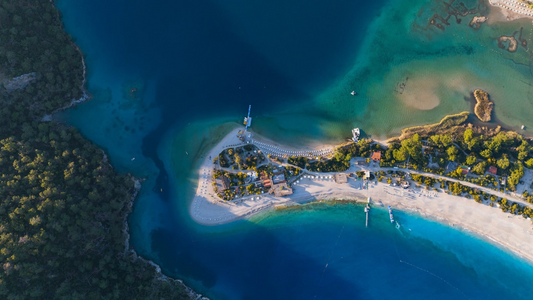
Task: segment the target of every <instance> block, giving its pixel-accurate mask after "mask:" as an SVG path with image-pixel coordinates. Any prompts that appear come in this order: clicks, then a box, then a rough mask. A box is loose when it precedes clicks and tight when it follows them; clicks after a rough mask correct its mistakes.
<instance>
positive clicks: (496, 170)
mask: <svg viewBox="0 0 533 300" xmlns="http://www.w3.org/2000/svg"><path fill="white" fill-rule="evenodd" d="M487 172H488V173H490V174H492V175H494V176H496V175H497V174H498V168H496V167H495V166H490V167H489V169H488V170H487Z"/></svg>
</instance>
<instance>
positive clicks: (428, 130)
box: [389, 111, 470, 142]
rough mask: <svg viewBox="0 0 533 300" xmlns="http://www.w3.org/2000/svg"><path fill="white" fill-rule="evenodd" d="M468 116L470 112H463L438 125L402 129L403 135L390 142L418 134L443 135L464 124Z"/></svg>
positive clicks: (445, 118)
mask: <svg viewBox="0 0 533 300" xmlns="http://www.w3.org/2000/svg"><path fill="white" fill-rule="evenodd" d="M468 115H470V113H469V112H467V111H463V112H461V113H458V114H455V115H447V116H446V117H444V118H443V119H442V120H441V121H440V122H439V123H436V124H429V125H422V126H414V127H408V128H405V129H402V133H401V135H400V136H399V137H397V138H392V139H390V140H389V142H391V141H394V140H404V139H407V138H410V137H411V136H413V135H415V134H417V133H418V134H419V135H421V136H424V135H431V134H435V133H441V132H442V131H445V130H447V129H450V128H452V127H455V126H459V125H461V124H463V123H464V122H465V121H466V120H467V119H468Z"/></svg>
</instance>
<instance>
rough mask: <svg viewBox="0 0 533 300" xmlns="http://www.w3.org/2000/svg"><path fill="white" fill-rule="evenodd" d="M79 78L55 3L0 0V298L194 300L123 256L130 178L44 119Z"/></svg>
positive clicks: (74, 90) (73, 133) (67, 98)
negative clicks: (22, 77) (17, 78)
mask: <svg viewBox="0 0 533 300" xmlns="http://www.w3.org/2000/svg"><path fill="white" fill-rule="evenodd" d="M24 74H31V76H28V78H29V80H27V82H24V81H21V80H19V81H17V80H13V78H16V77H19V76H21V75H24ZM20 82H22V84H20ZM82 82H83V66H82V57H81V53H79V52H78V51H77V49H76V46H75V45H74V44H72V41H71V39H70V37H69V35H68V34H66V33H65V32H64V31H63V30H62V28H61V22H60V19H59V12H58V11H57V9H56V8H55V7H54V5H53V3H52V2H50V1H41V0H29V1H24V0H13V1H8V0H0V299H30V298H33V299H180V298H187V295H186V293H185V290H184V287H183V285H181V284H179V283H178V282H176V281H165V280H160V279H159V277H158V275H157V273H156V271H155V267H153V266H152V265H150V264H148V263H147V262H145V261H144V260H141V259H138V258H137V257H136V255H135V254H134V253H133V252H131V251H126V248H125V239H126V236H125V234H124V232H123V230H124V220H125V218H126V216H127V214H128V213H129V209H130V206H129V203H130V201H132V196H133V193H134V191H135V188H134V182H133V179H132V178H131V176H129V175H118V174H116V173H115V171H114V170H113V169H112V168H111V166H110V165H109V164H108V163H107V162H106V161H105V158H104V154H103V152H102V150H101V149H98V148H97V147H96V146H94V145H92V144H91V143H90V142H89V141H87V140H86V139H84V138H83V137H82V136H81V135H80V133H79V132H78V131H77V130H76V129H74V128H67V127H65V126H63V125H60V124H57V123H55V122H41V121H40V120H41V118H42V117H43V116H44V115H45V114H46V113H50V112H52V111H54V110H56V109H58V108H61V107H64V106H66V105H68V104H69V103H70V102H71V101H72V99H75V98H79V97H80V96H81V95H82V94H83V90H82V88H81V85H82Z"/></svg>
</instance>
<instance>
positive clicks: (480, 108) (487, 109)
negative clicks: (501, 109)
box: [474, 89, 494, 122]
mask: <svg viewBox="0 0 533 300" xmlns="http://www.w3.org/2000/svg"><path fill="white" fill-rule="evenodd" d="M474 97H475V98H476V101H477V103H476V107H475V108H474V112H475V113H476V116H477V117H478V118H479V119H480V120H481V121H482V122H489V121H490V115H491V113H492V108H493V107H494V103H492V102H491V101H490V100H489V94H487V92H485V91H482V90H479V89H478V90H475V91H474Z"/></svg>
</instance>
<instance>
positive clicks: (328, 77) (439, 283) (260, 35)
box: [57, 0, 533, 299]
mask: <svg viewBox="0 0 533 300" xmlns="http://www.w3.org/2000/svg"><path fill="white" fill-rule="evenodd" d="M391 1H394V0H391ZM387 3H389V2H388V1H385V0H383V1H361V0H355V1H340V0H339V1H297V0H284V1H282V0H275V1H257V0H248V1H244V0H239V1H237V0H236V1H215V0H213V1H181V0H180V1H146V0H129V1H125V0H113V1H102V0H91V1H89V0H78V1H66V0H59V1H58V6H59V8H60V9H61V11H62V13H63V16H64V22H65V25H66V29H67V31H68V32H70V33H71V34H72V35H73V37H74V38H75V39H76V42H77V43H78V45H79V46H80V47H81V49H82V50H83V51H84V53H85V54H86V60H87V65H88V71H89V73H88V89H89V92H90V93H91V94H92V95H93V96H94V97H93V99H92V100H91V101H89V102H87V103H84V104H82V105H79V106H77V107H76V108H74V109H70V110H68V111H66V112H64V113H62V114H60V115H58V116H57V119H59V120H63V121H65V122H67V123H68V124H71V125H73V126H76V127H77V128H79V129H80V131H81V132H82V133H83V134H84V135H85V136H87V137H88V138H89V139H91V140H92V141H94V142H95V143H97V144H99V145H100V146H102V147H103V148H104V149H105V150H106V152H107V153H108V154H109V157H110V160H111V162H112V164H113V165H114V166H115V167H116V168H117V169H118V170H119V171H121V172H132V173H134V174H135V175H137V176H139V177H145V178H146V179H147V180H146V181H145V182H144V183H143V190H142V192H141V195H140V197H139V198H138V199H137V200H136V203H135V207H134V212H133V213H132V215H131V217H130V220H129V223H130V228H131V235H132V245H133V246H134V248H135V249H136V250H137V252H138V253H139V254H141V255H143V256H144V257H147V258H149V259H152V260H154V261H155V262H157V263H159V264H160V265H161V267H162V269H163V270H164V272H165V273H166V274H168V275H171V276H176V277H179V278H183V279H184V280H185V282H186V283H187V284H188V285H190V286H192V287H193V288H194V289H196V290H198V291H200V292H201V293H205V294H207V295H208V296H210V297H213V298H215V299H315V298H316V299H378V298H379V299H389V298H401V299H403V298H408V299H450V298H457V299H481V298H484V299H521V298H523V299H526V298H527V296H528V293H529V290H530V289H529V287H528V284H529V283H530V282H531V280H532V279H533V268H532V267H531V265H530V264H528V263H526V262H524V261H523V260H521V259H520V258H517V257H515V256H513V255H512V254H509V253H508V252H506V251H504V250H502V249H500V248H498V247H496V246H494V245H492V244H490V243H487V242H486V241H483V240H481V239H480V238H478V237H475V236H473V235H471V234H469V233H467V232H463V231H460V230H458V229H456V228H450V227H447V226H444V225H442V224H440V223H437V222H433V221H429V220H425V219H423V218H420V217H417V216H415V215H409V214H403V213H398V219H399V220H400V222H401V223H402V225H403V226H402V228H401V230H397V229H396V228H394V227H391V226H389V225H390V224H389V223H388V222H387V215H386V212H385V211H381V210H374V211H373V212H372V214H373V215H372V219H371V226H370V228H368V229H366V228H364V215H363V213H362V208H361V207H360V206H357V205H353V204H337V205H331V204H310V205H306V206H302V207H301V208H298V209H294V210H288V211H283V212H272V213H269V214H267V215H262V216H258V217H256V218H253V219H251V220H248V221H241V222H237V223H235V224H229V225H224V226H217V227H204V226H200V225H197V224H195V223H194V222H193V221H191V220H190V218H189V216H188V201H189V200H190V196H191V191H192V188H193V187H194V185H195V183H196V179H195V178H196V176H195V172H194V165H195V163H197V161H198V158H199V157H200V156H201V154H202V152H203V151H205V150H206V148H208V147H209V145H210V143H212V142H213V141H211V140H209V138H216V137H217V136H218V135H215V133H220V129H218V126H220V124H222V123H224V122H227V121H241V120H242V117H243V115H244V113H245V112H246V108H247V105H248V104H252V105H253V114H254V116H256V115H257V116H258V117H259V118H258V119H259V120H260V118H261V116H263V114H265V115H266V114H275V113H276V112H277V111H279V110H283V109H284V108H285V107H286V106H288V105H290V106H291V107H292V108H294V107H297V106H298V105H301V106H302V107H305V106H306V103H307V101H308V100H310V99H313V98H314V97H316V96H317V95H318V94H320V93H321V92H322V91H323V90H324V89H326V88H327V87H328V86H330V85H332V84H335V83H336V82H337V81H338V80H339V79H340V78H342V77H343V76H344V75H345V74H346V72H348V71H349V70H350V69H351V68H352V66H353V64H355V62H356V60H357V54H358V50H359V47H360V45H361V44H362V42H363V39H364V37H365V33H366V31H367V29H368V28H369V26H370V25H371V23H372V20H374V18H375V17H376V16H378V15H379V14H380V13H381V8H382V7H383V6H384V5H385V4H387ZM133 87H137V88H139V93H138V95H137V96H138V97H136V98H132V97H130V90H131V89H132V88H133ZM324 122H327V120H324ZM217 130H218V131H217ZM267 130H268V129H267ZM272 130H275V129H272ZM222 131H223V130H222ZM176 136H177V137H178V143H180V145H181V148H180V153H181V152H184V151H183V150H188V152H189V154H190V155H189V156H185V155H183V154H176V153H173V152H174V151H176V150H175V148H174V147H171V146H170V144H172V143H173V142H175V141H176ZM176 157H178V158H176ZM132 158H135V160H132ZM176 159H178V160H177V161H178V162H177V163H175V161H176ZM173 161H174V163H173ZM175 165H177V167H175V168H174V169H172V168H171V166H175ZM409 228H410V229H411V231H409V230H408V229H409ZM400 261H401V262H400Z"/></svg>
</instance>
